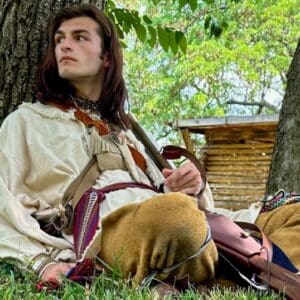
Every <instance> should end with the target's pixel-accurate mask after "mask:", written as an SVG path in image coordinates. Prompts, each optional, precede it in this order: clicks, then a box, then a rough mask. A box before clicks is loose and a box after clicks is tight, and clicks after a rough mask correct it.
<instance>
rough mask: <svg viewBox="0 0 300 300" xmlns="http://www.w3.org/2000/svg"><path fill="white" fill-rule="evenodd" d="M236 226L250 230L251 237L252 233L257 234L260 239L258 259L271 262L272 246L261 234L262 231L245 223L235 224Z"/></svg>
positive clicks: (253, 225)
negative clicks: (260, 247)
mask: <svg viewBox="0 0 300 300" xmlns="http://www.w3.org/2000/svg"><path fill="white" fill-rule="evenodd" d="M235 223H236V224H237V225H239V226H240V227H241V228H242V229H244V230H245V229H246V230H250V231H251V233H250V235H251V236H253V233H258V234H259V238H260V239H261V246H262V249H261V250H262V251H261V253H260V257H262V258H264V259H266V260H268V261H271V260H272V257H273V246H272V242H271V241H270V240H269V238H268V237H267V236H266V235H265V234H264V233H263V232H262V230H261V229H260V228H259V227H257V226H256V225H255V224H252V223H246V222H235Z"/></svg>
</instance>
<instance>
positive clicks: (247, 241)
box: [206, 211, 300, 300]
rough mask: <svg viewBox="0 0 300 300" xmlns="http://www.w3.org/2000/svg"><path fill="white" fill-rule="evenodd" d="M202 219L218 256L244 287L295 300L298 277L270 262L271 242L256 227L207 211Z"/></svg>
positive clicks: (297, 291)
mask: <svg viewBox="0 0 300 300" xmlns="http://www.w3.org/2000/svg"><path fill="white" fill-rule="evenodd" d="M206 217H207V220H208V223H209V225H210V227H211V232H212V237H213V240H214V242H215V244H216V246H217V248H218V250H219V253H220V256H221V257H223V258H224V259H225V260H226V261H227V262H228V263H229V264H231V266H232V268H233V269H235V271H237V272H238V274H239V275H240V276H241V277H242V278H243V279H244V280H245V281H246V282H247V283H248V284H250V285H251V286H253V287H255V288H258V289H268V288H272V289H274V290H275V291H277V292H281V293H283V294H284V295H285V296H286V297H287V298H289V299H295V300H296V299H299V295H300V276H299V275H297V274H295V273H292V272H290V271H289V270H287V269H285V268H282V267H280V266H279V265H277V264H274V263H272V262H271V260H272V243H271V242H270V241H269V240H268V238H267V237H266V236H265V235H264V234H263V233H262V232H261V231H260V229H259V228H258V227H257V226H256V225H254V224H250V223H242V222H240V223H235V222H233V221H232V220H230V219H229V218H227V217H225V216H222V215H218V214H214V213H211V212H208V211H206ZM244 229H245V230H244ZM249 230H250V231H249ZM253 236H254V237H253ZM256 236H257V237H259V238H260V240H261V242H260V240H258V239H256V238H255V237H256Z"/></svg>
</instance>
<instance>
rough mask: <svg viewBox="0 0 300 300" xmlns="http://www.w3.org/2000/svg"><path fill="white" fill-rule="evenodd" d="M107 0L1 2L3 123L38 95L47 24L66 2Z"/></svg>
mask: <svg viewBox="0 0 300 300" xmlns="http://www.w3.org/2000/svg"><path fill="white" fill-rule="evenodd" d="M80 3H92V4H96V5H97V6H98V7H99V8H100V9H103V7H104V4H105V0H98V1H97V0H85V1H84V0H30V1H28V0H5V1H1V2H0V28H1V29H2V30H1V34H0V124H1V122H2V121H3V119H4V118H5V117H6V116H7V114H8V113H10V112H11V111H13V110H14V109H15V108H16V107H17V106H18V105H19V104H20V103H21V102H23V101H27V102H32V101H33V100H34V99H35V77H36V72H37V67H38V65H39V63H40V60H41V58H42V56H43V54H44V51H45V49H46V47H47V39H46V37H47V27H48V24H49V20H50V18H51V17H52V15H53V14H54V13H56V12H57V11H58V10H59V9H61V8H62V7H64V6H69V5H76V4H80Z"/></svg>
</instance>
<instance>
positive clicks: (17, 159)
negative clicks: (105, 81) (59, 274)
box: [0, 103, 163, 262]
mask: <svg viewBox="0 0 300 300" xmlns="http://www.w3.org/2000/svg"><path fill="white" fill-rule="evenodd" d="M126 136H127V138H128V139H129V140H130V141H131V143H133V144H134V145H135V147H136V148H138V150H139V151H142V149H143V146H142V145H141V143H140V142H138V141H137V140H136V139H135V138H134V136H133V134H132V133H131V132H130V131H128V132H127V133H126ZM91 144H92V143H91V135H90V134H89V132H88V130H87V128H86V126H85V125H84V124H83V123H81V122H79V121H77V120H76V118H75V117H74V110H70V111H68V112H64V111H62V110H60V109H58V108H56V107H53V106H49V105H43V104H41V103H35V104H31V103H23V104H22V105H20V106H19V108H18V109H17V110H16V111H15V112H13V113H11V114H10V115H9V116H8V117H7V118H6V119H5V120H4V122H3V124H2V127H1V130H0V257H12V258H17V259H19V260H21V261H22V262H27V261H29V260H31V259H32V258H33V257H35V256H36V255H38V254H40V253H47V254H51V253H52V257H53V256H55V257H54V258H56V259H70V258H71V259H72V258H74V251H73V242H72V237H71V236H69V237H67V236H65V237H64V238H59V237H54V236H51V235H49V234H47V233H45V232H44V231H43V230H41V229H40V226H39V223H38V222H37V220H36V219H35V218H34V217H33V214H36V213H39V214H43V213H44V214H47V212H53V210H55V211H59V210H61V209H63V208H62V205H61V204H62V203H61V200H62V197H63V195H64V192H65V190H66V189H67V188H68V186H69V185H70V184H71V182H72V181H73V180H74V179H75V178H76V177H77V176H78V175H79V174H80V172H81V171H82V170H83V168H84V167H85V166H86V164H87V163H88V162H89V160H90V159H91V157H92V153H91V146H90V145H91ZM146 161H147V171H148V173H149V176H150V177H151V178H152V179H153V181H154V182H155V183H156V184H157V185H159V184H160V183H161V182H163V177H162V175H161V173H160V172H159V170H158V169H157V168H156V166H154V164H153V163H152V161H151V160H150V159H149V158H148V157H146ZM136 169H137V170H136V172H138V176H139V179H140V181H141V182H144V183H146V184H149V179H148V177H147V176H146V175H145V174H144V173H143V172H142V171H141V170H140V169H139V168H137V167H136ZM120 178H121V179H120ZM120 181H133V179H132V177H131V175H130V174H129V173H128V172H127V171H124V170H110V171H105V172H103V173H102V174H101V175H100V177H99V178H98V180H97V182H96V184H95V186H94V187H96V188H97V187H103V186H105V185H107V184H111V183H114V182H120ZM154 194H155V192H154V191H151V190H142V189H138V188H128V189H125V190H120V191H116V192H112V193H109V194H107V195H106V198H105V200H104V201H103V203H102V204H101V208H100V218H102V217H104V216H105V215H107V214H109V213H110V212H112V211H114V210H115V209H117V208H118V207H120V206H122V205H124V204H128V203H129V202H133V201H142V200H145V199H147V198H149V197H151V196H152V195H154ZM54 250H55V251H54ZM57 250H58V251H57ZM53 251H54V252H55V255H54V254H53V253H54V252H53Z"/></svg>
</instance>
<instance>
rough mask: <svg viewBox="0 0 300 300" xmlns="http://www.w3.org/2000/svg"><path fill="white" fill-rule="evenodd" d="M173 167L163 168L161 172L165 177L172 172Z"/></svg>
mask: <svg viewBox="0 0 300 300" xmlns="http://www.w3.org/2000/svg"><path fill="white" fill-rule="evenodd" d="M174 171H176V170H173V169H163V170H162V174H163V175H164V177H165V178H168V177H169V176H170V175H172V174H173V173H174Z"/></svg>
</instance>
